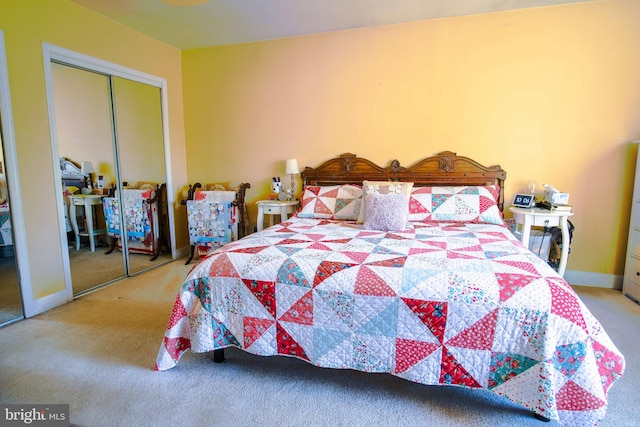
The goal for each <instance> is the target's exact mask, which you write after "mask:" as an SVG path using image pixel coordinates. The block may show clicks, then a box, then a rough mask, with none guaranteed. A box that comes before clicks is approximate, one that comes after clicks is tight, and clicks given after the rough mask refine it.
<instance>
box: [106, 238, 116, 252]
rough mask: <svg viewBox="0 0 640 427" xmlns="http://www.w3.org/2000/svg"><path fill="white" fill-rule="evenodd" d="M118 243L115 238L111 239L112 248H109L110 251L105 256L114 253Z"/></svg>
mask: <svg viewBox="0 0 640 427" xmlns="http://www.w3.org/2000/svg"><path fill="white" fill-rule="evenodd" d="M117 242H118V239H117V238H115V237H112V238H111V246H110V247H109V250H108V251H107V252H105V253H104V254H105V255H109V254H110V253H111V252H113V250H114V249H115V248H116V243H117Z"/></svg>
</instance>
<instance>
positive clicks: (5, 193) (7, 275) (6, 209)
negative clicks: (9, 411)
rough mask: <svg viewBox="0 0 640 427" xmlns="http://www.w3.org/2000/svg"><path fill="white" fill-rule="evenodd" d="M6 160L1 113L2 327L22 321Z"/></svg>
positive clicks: (0, 306) (0, 283)
mask: <svg viewBox="0 0 640 427" xmlns="http://www.w3.org/2000/svg"><path fill="white" fill-rule="evenodd" d="M6 164H7V163H6V162H5V160H4V138H3V131H2V114H1V112H0V326H2V325H3V324H5V323H9V322H11V321H14V320H16V319H21V318H22V316H23V312H22V298H21V295H20V282H19V281H18V269H17V265H16V258H15V251H14V238H13V231H12V230H13V224H12V219H11V203H10V202H9V186H8V185H7V178H6V176H7V175H6V170H5V166H6Z"/></svg>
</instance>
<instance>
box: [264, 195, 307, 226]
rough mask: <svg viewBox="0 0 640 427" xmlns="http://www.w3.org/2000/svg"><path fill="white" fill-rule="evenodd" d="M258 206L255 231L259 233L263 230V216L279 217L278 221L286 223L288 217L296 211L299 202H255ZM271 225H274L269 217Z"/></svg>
mask: <svg viewBox="0 0 640 427" xmlns="http://www.w3.org/2000/svg"><path fill="white" fill-rule="evenodd" d="M256 203H257V205H258V221H257V226H256V229H257V230H258V231H261V230H262V229H263V228H264V216H265V215H280V221H286V220H287V219H288V215H289V214H292V213H294V212H295V211H296V209H298V204H299V202H298V201H297V200H260V201H259V202H256ZM270 224H271V225H274V222H273V217H271V222H270Z"/></svg>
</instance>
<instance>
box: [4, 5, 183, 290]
mask: <svg viewBox="0 0 640 427" xmlns="http://www.w3.org/2000/svg"><path fill="white" fill-rule="evenodd" d="M0 29H1V30H3V31H4V37H5V45H6V53H7V63H8V71H9V84H10V90H11V100H12V107H13V115H14V126H15V137H16V145H17V155H18V164H19V173H20V184H21V193H22V196H23V200H22V203H23V207H24V210H25V218H24V221H25V224H26V234H27V240H28V242H27V247H28V256H29V264H30V267H29V270H30V272H31V279H32V283H30V284H27V286H30V288H31V290H32V294H33V297H34V299H40V298H43V297H46V296H47V295H51V294H53V293H56V292H60V291H61V290H64V286H65V284H64V271H63V262H62V253H61V247H62V244H61V240H60V231H59V227H58V218H57V204H56V203H57V191H58V185H59V184H57V183H54V182H53V181H54V180H53V177H54V172H53V164H54V163H53V160H52V151H51V145H50V135H49V123H48V113H47V99H46V94H45V80H44V65H43V55H42V43H43V42H46V43H50V44H53V45H56V46H60V47H63V48H66V49H70V50H73V51H76V52H79V53H83V54H86V55H90V56H93V57H96V58H99V59H103V60H106V61H109V62H112V63H115V64H119V65H123V66H126V67H129V68H133V69H136V70H140V71H142V72H145V73H148V74H152V75H155V76H158V77H162V78H165V79H166V80H167V83H168V96H169V99H170V107H169V128H170V135H169V138H170V141H171V160H172V172H173V179H174V181H173V184H174V189H173V191H174V192H175V191H176V190H175V189H176V188H180V187H182V186H184V185H185V183H186V168H185V161H186V160H185V146H184V122H183V107H182V70H181V52H180V51H179V50H178V49H175V48H173V47H171V46H168V45H166V44H164V43H160V42H158V41H156V40H154V39H152V38H150V37H147V36H144V35H142V34H140V33H137V32H135V31H132V30H130V29H128V28H126V27H123V26H121V25H119V24H116V23H115V22H113V21H111V20H109V19H105V18H104V17H102V16H100V15H98V14H95V13H92V12H90V11H88V10H87V9H85V8H83V7H80V6H78V5H76V4H74V3H71V2H69V1H67V0H46V1H43V0H2V1H1V2H0ZM183 210H184V209H176V213H177V216H178V218H177V219H178V220H180V219H181V220H182V223H184V222H185V220H184V215H183V216H182V218H180V217H179V215H180V212H181V211H183ZM176 232H177V234H178V236H177V237H178V247H180V246H186V245H188V240H187V236H186V227H176Z"/></svg>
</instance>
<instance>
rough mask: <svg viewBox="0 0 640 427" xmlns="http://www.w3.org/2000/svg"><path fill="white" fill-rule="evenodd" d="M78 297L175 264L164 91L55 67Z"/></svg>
mask: <svg viewBox="0 0 640 427" xmlns="http://www.w3.org/2000/svg"><path fill="white" fill-rule="evenodd" d="M51 82H52V86H53V90H52V96H53V105H54V111H55V114H54V115H55V129H56V139H57V148H58V155H59V159H60V167H61V178H62V182H61V185H60V188H59V197H60V198H61V199H62V200H63V202H64V211H65V215H66V218H65V230H64V231H65V233H66V236H67V238H66V245H67V246H68V253H69V264H70V272H71V282H72V287H73V295H74V296H77V295H81V294H83V293H86V292H88V291H92V290H94V289H96V288H98V287H100V286H102V285H104V284H107V283H110V282H113V281H115V280H118V279H121V278H122V277H125V276H129V275H132V274H135V273H138V272H141V271H144V270H147V269H149V268H153V267H155V266H157V265H160V264H162V263H165V262H167V261H169V260H171V259H172V256H171V248H170V241H171V237H170V234H169V233H170V232H169V227H168V224H169V217H168V214H169V212H168V203H167V192H166V172H165V171H166V161H165V156H164V153H165V149H164V139H163V115H162V102H161V100H162V98H161V89H160V88H158V87H155V86H152V85H148V84H145V83H141V82H137V81H134V80H129V79H126V78H122V77H118V76H113V75H111V74H109V73H104V72H100V71H96V70H90V69H87V68H84V67H78V66H77V65H74V64H69V63H64V62H61V61H57V60H53V61H52V62H51Z"/></svg>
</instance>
